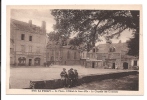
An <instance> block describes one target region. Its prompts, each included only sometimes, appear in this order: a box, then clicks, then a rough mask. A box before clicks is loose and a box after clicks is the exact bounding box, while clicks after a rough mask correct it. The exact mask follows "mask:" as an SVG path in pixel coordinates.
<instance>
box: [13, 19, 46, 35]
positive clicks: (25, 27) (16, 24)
mask: <svg viewBox="0 0 147 100" xmlns="http://www.w3.org/2000/svg"><path fill="white" fill-rule="evenodd" d="M10 26H11V27H13V28H16V29H19V30H22V31H26V32H31V33H42V32H44V31H43V30H42V29H41V27H39V26H36V25H33V24H32V25H30V24H29V23H26V22H22V21H18V20H15V19H11V23H10Z"/></svg>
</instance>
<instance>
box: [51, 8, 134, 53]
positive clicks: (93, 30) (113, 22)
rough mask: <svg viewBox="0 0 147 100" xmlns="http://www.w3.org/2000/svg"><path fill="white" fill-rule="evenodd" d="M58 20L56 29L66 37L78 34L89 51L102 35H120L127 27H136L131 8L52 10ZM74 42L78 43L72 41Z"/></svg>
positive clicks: (77, 36)
mask: <svg viewBox="0 0 147 100" xmlns="http://www.w3.org/2000/svg"><path fill="white" fill-rule="evenodd" d="M51 14H52V15H53V16H54V19H55V20H56V24H55V25H54V30H55V32H56V33H57V34H58V35H59V36H64V37H65V38H68V37H70V35H71V34H76V37H75V38H76V39H74V40H76V41H77V40H79V39H82V41H80V42H79V44H82V43H86V44H87V48H88V51H89V50H90V48H91V47H94V46H95V43H97V42H98V41H101V40H100V37H101V36H108V37H109V38H113V37H119V36H120V33H121V32H122V31H124V30H125V29H134V27H135V26H134V19H133V14H134V13H133V14H132V12H130V11H129V10H58V9H56V10H52V13H51ZM72 43H73V44H77V43H74V42H72Z"/></svg>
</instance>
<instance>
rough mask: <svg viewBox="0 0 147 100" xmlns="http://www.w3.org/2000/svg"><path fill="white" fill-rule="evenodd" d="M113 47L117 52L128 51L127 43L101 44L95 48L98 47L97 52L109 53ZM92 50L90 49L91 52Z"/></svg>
mask: <svg viewBox="0 0 147 100" xmlns="http://www.w3.org/2000/svg"><path fill="white" fill-rule="evenodd" d="M111 47H114V48H115V53H120V52H121V51H128V47H127V43H112V44H108V43H106V44H99V45H98V46H96V47H95V48H97V49H98V52H97V53H108V52H109V49H110V48H111ZM92 52H93V51H92V50H90V51H89V53H92Z"/></svg>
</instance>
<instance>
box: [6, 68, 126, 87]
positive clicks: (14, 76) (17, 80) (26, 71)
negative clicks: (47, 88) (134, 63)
mask: <svg viewBox="0 0 147 100" xmlns="http://www.w3.org/2000/svg"><path fill="white" fill-rule="evenodd" d="M63 68H66V70H69V69H70V68H73V69H77V70H78V73H79V76H82V75H90V74H105V73H115V72H122V71H129V70H116V69H94V68H84V67H83V66H80V65H77V66H76V65H75V66H63V65H62V66H61V65H53V66H50V67H39V66H38V67H30V66H26V67H17V68H16V67H15V68H13V67H11V68H10V78H9V83H10V87H11V88H13V89H21V88H28V87H29V82H30V80H52V79H58V78H60V72H61V71H62V69H63Z"/></svg>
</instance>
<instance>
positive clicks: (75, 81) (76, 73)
mask: <svg viewBox="0 0 147 100" xmlns="http://www.w3.org/2000/svg"><path fill="white" fill-rule="evenodd" d="M77 85H78V72H77V70H76V69H75V70H74V86H77Z"/></svg>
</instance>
